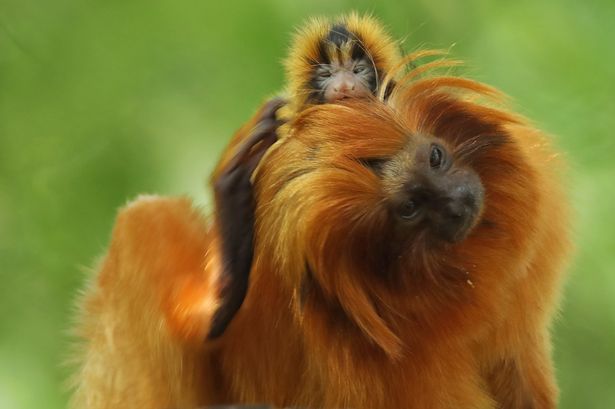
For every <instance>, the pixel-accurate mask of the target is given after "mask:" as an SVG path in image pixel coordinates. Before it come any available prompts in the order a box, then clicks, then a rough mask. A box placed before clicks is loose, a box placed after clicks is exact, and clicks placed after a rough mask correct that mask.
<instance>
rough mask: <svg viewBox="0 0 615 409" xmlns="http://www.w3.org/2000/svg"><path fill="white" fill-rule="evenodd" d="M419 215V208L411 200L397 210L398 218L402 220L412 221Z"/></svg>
mask: <svg viewBox="0 0 615 409" xmlns="http://www.w3.org/2000/svg"><path fill="white" fill-rule="evenodd" d="M418 214H419V207H418V205H417V203H416V202H415V201H414V200H412V199H408V200H406V201H405V202H404V203H403V204H402V205H401V206H400V208H399V216H400V217H401V218H402V219H406V220H412V219H414V218H415V217H416V216H417V215H418Z"/></svg>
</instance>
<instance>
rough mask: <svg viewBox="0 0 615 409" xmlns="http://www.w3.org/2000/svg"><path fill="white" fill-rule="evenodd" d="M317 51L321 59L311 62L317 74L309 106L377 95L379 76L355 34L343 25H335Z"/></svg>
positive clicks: (311, 83)
mask: <svg viewBox="0 0 615 409" xmlns="http://www.w3.org/2000/svg"><path fill="white" fill-rule="evenodd" d="M318 47H319V55H318V59H317V60H312V61H311V64H312V65H313V66H314V73H313V75H312V78H311V80H310V83H309V87H310V89H311V92H310V95H309V97H308V101H309V102H312V103H324V102H333V101H337V100H340V99H343V98H360V97H366V96H368V95H374V94H375V92H376V89H377V84H378V76H379V73H378V72H377V70H376V67H375V66H374V63H373V61H372V60H371V59H370V56H369V55H368V54H367V51H366V49H365V45H364V44H363V43H362V42H361V40H360V39H359V37H358V36H357V35H356V34H353V33H351V32H349V31H348V29H347V28H346V26H344V25H343V24H338V25H335V26H333V27H331V29H330V30H329V33H328V34H327V36H326V37H325V38H323V39H322V40H321V41H320V42H319V44H318Z"/></svg>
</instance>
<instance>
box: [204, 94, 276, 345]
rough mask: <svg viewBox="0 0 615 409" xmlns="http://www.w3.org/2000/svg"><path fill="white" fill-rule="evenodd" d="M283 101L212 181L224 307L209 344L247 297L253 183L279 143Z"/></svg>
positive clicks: (263, 115)
mask: <svg viewBox="0 0 615 409" xmlns="http://www.w3.org/2000/svg"><path fill="white" fill-rule="evenodd" d="M282 105H284V101H282V100H281V99H273V100H271V101H269V102H267V103H266V104H265V105H264V106H263V108H262V109H261V110H260V111H259V113H257V115H256V117H255V118H254V119H253V120H252V121H251V123H253V124H254V125H253V126H252V127H251V128H250V129H246V128H245V127H244V128H243V129H242V130H241V131H240V132H242V131H244V132H249V133H248V134H247V136H243V135H236V136H235V137H234V138H233V141H239V142H238V148H237V149H236V151H235V154H234V156H232V157H231V159H230V160H228V161H227V162H226V163H222V164H221V165H220V167H219V169H217V171H216V172H215V173H214V180H213V181H212V184H213V188H214V195H215V203H216V217H215V220H216V227H217V230H218V234H219V243H220V251H221V256H222V269H221V277H220V285H221V289H220V301H219V302H220V306H219V307H218V309H217V310H216V313H215V315H214V318H213V322H212V326H211V328H210V331H209V335H208V338H209V339H213V338H216V337H218V336H220V335H222V333H223V332H224V330H225V329H226V327H227V326H228V324H229V323H230V322H231V320H232V319H233V317H234V316H235V314H236V313H237V311H238V310H239V308H240V307H241V304H242V303H243V300H244V298H245V296H246V293H247V291H248V279H249V274H250V270H251V268H252V258H253V254H254V191H253V188H252V183H251V182H250V178H251V176H252V173H253V172H254V169H256V167H257V166H258V164H259V162H260V160H261V158H262V157H263V155H264V154H265V152H266V151H267V149H268V148H269V147H270V146H271V145H272V144H273V143H274V142H275V141H276V140H277V135H276V130H277V128H278V126H279V125H280V123H281V122H280V121H279V120H277V119H276V112H277V110H278V109H279V108H280V107H281V106H282Z"/></svg>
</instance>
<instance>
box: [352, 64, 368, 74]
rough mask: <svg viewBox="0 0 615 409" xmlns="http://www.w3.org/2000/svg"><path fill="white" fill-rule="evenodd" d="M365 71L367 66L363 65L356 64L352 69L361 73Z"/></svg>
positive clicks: (356, 72)
mask: <svg viewBox="0 0 615 409" xmlns="http://www.w3.org/2000/svg"><path fill="white" fill-rule="evenodd" d="M365 71H367V67H366V66H365V65H357V66H355V67H354V68H353V70H352V72H354V73H355V74H361V73H363V72H365Z"/></svg>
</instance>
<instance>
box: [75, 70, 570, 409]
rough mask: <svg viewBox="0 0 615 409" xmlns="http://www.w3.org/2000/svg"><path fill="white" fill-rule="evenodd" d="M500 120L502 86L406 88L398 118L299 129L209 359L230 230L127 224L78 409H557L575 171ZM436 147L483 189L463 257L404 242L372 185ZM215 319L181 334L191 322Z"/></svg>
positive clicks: (140, 221)
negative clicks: (238, 408) (206, 340)
mask: <svg viewBox="0 0 615 409" xmlns="http://www.w3.org/2000/svg"><path fill="white" fill-rule="evenodd" d="M499 104H501V102H500V101H499V97H498V93H497V91H495V90H493V89H492V88H490V87H487V86H485V85H482V84H480V83H477V82H474V81H471V80H468V79H464V78H458V77H447V76H433V77H427V78H423V79H416V78H411V79H406V80H402V81H399V82H398V83H397V86H396V87H395V91H394V92H393V94H392V95H391V97H390V98H389V99H387V101H386V102H383V101H378V100H375V99H374V100H369V101H367V100H347V101H344V102H343V103H340V104H326V105H317V106H313V107H310V108H307V109H305V110H303V111H302V112H301V113H299V114H298V115H297V116H296V117H295V118H294V119H293V120H292V121H291V122H290V123H289V125H288V128H289V129H288V137H286V138H284V139H281V140H279V141H278V142H277V143H276V145H274V146H273V147H272V148H271V150H270V152H269V153H268V155H267V156H266V157H265V158H264V159H263V161H262V163H261V166H260V167H259V168H258V169H257V172H256V174H255V177H254V183H255V189H256V198H257V204H256V248H255V259H254V264H253V268H252V272H251V282H250V289H249V292H248V295H247V298H246V299H245V302H244V304H243V306H242V308H241V309H240V311H239V312H238V314H237V315H236V317H235V319H234V320H233V321H232V322H231V324H230V325H229V327H228V328H227V330H226V332H225V333H224V335H223V336H222V337H221V338H220V339H218V340H217V341H216V342H215V343H214V344H211V345H205V344H204V345H199V344H198V343H196V342H194V341H195V340H196V339H199V338H198V337H199V336H200V334H205V333H206V330H207V325H208V322H209V321H208V320H209V319H211V314H210V313H209V312H211V308H215V299H216V298H215V296H214V297H212V294H214V295H215V294H217V288H218V283H217V274H218V273H217V272H218V269H219V267H220V266H219V262H218V261H216V258H215V257H213V256H212V255H215V254H216V253H217V245H216V243H215V241H216V237H217V236H216V231H215V226H213V225H212V224H211V222H210V223H209V224H208V223H207V222H205V221H203V220H202V219H201V218H200V217H199V216H198V214H197V212H196V210H194V208H193V207H192V206H191V205H190V203H189V202H188V201H186V200H184V199H165V198H158V199H150V200H146V201H143V200H138V201H137V202H136V203H134V204H132V205H130V206H129V207H128V208H126V209H125V210H123V211H122V212H121V214H120V216H119V217H118V222H117V225H116V228H115V230H114V235H113V238H112V242H111V246H110V248H109V252H108V254H107V256H106V258H105V261H104V263H103V265H102V267H101V269H100V272H99V275H98V278H97V281H95V283H94V285H93V286H92V287H91V288H90V289H89V290H88V291H87V295H86V298H85V303H84V304H83V315H84V323H85V325H84V326H82V331H81V334H82V336H83V338H84V339H85V342H86V345H85V351H87V353H86V355H85V356H84V358H83V360H84V362H83V365H82V370H81V372H80V373H79V374H78V376H77V383H76V384H77V388H78V389H77V393H76V402H77V404H76V405H75V406H74V407H79V408H89V409H98V408H107V407H109V408H116V409H121V408H134V407H147V408H160V409H162V408H170V407H173V408H195V407H198V405H212V404H220V403H242V404H251V403H252V404H254V403H269V404H273V405H275V406H277V407H292V406H296V407H305V408H357V409H361V408H365V409H367V408H369V409H375V408H376V409H377V408H382V409H384V408H432V409H450V408H468V409H495V408H507V409H522V408H523V409H525V408H534V409H553V408H555V407H556V402H557V388H556V385H555V379H554V376H553V366H552V363H551V354H550V348H551V341H550V333H549V328H550V325H551V321H552V319H553V316H554V314H555V313H556V311H557V305H558V302H559V298H560V291H561V286H562V280H563V271H564V267H565V265H566V260H567V258H568V254H569V253H570V244H569V215H568V210H569V209H568V202H567V200H566V197H565V195H564V193H563V191H562V183H561V180H560V172H561V167H562V165H561V163H560V159H559V158H558V155H557V154H556V153H555V152H554V151H553V149H552V148H551V146H550V143H549V139H548V138H547V137H545V136H544V135H543V134H542V133H541V132H540V131H538V130H536V129H535V128H533V127H532V126H531V125H530V124H529V123H528V122H527V121H526V120H525V119H524V118H522V117H520V116H518V115H515V114H513V113H511V112H508V111H506V110H504V109H502V108H500V107H498V105H499ZM249 129H250V126H247V127H246V128H244V131H243V132H249ZM424 135H429V136H430V137H435V138H437V139H438V140H439V141H440V142H441V143H442V145H443V146H446V147H447V148H448V149H449V150H450V151H451V152H453V153H452V155H453V157H454V160H456V161H459V163H462V164H463V166H466V167H468V168H470V169H472V170H473V171H474V172H476V173H477V174H478V175H479V177H480V180H481V183H482V185H483V187H484V190H485V201H484V205H483V209H482V213H481V216H480V219H479V221H478V223H477V224H476V225H475V227H474V228H473V229H472V231H471V232H470V234H469V235H468V236H467V237H466V238H465V239H464V240H462V241H460V242H457V243H454V244H450V243H449V244H443V243H435V242H433V241H430V240H429V239H428V238H427V237H426V236H423V235H421V234H417V235H410V236H408V235H405V236H404V235H399V234H398V231H397V230H396V222H395V219H394V218H393V217H392V215H391V212H390V209H389V207H388V206H387V191H386V186H385V184H384V183H383V180H382V177H381V176H379V175H378V174H376V173H374V172H372V171H371V170H370V169H369V168H368V167H366V166H365V163H366V161H368V160H371V159H375V158H376V159H377V158H391V157H393V156H395V155H396V154H398V153H399V152H400V151H401V150H402V149H404V147H405V146H407V145H408V144H412V143H416V141H419V140H420V139H421V138H422V137H423V136H424ZM244 137H245V135H238V136H236V137H235V138H234V140H239V139H241V138H244ZM208 254H209V256H207V255H208ZM206 257H210V258H209V260H210V262H208V263H206V262H205V261H204V260H206V259H207V258H206ZM212 257H213V258H212ZM182 283H188V284H186V285H184V284H182ZM178 285H179V288H184V289H186V291H187V292H186V293H184V292H182V291H179V292H177V290H174V289H177V288H178ZM192 291H194V292H195V293H196V294H200V295H199V296H196V297H195V296H194V293H193V292H192ZM184 294H186V295H184ZM204 300H211V301H210V302H207V303H205V304H206V305H208V306H209V307H207V308H206V311H202V313H201V314H198V313H197V314H189V315H188V316H189V317H192V318H191V319H188V320H186V321H184V322H182V323H180V325H177V317H176V315H174V314H173V312H174V311H177V308H178V307H177V306H184V307H183V308H184V309H186V310H187V311H195V309H193V308H192V306H195V305H202V303H203V301H204ZM180 310H182V309H181V308H180ZM196 311H198V308H197V309H196ZM193 324H194V326H193ZM177 328H179V329H180V330H178V329H177ZM182 328H197V329H198V328H200V329H201V330H202V332H199V331H196V333H194V332H190V331H185V330H182ZM195 334H196V337H195Z"/></svg>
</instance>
